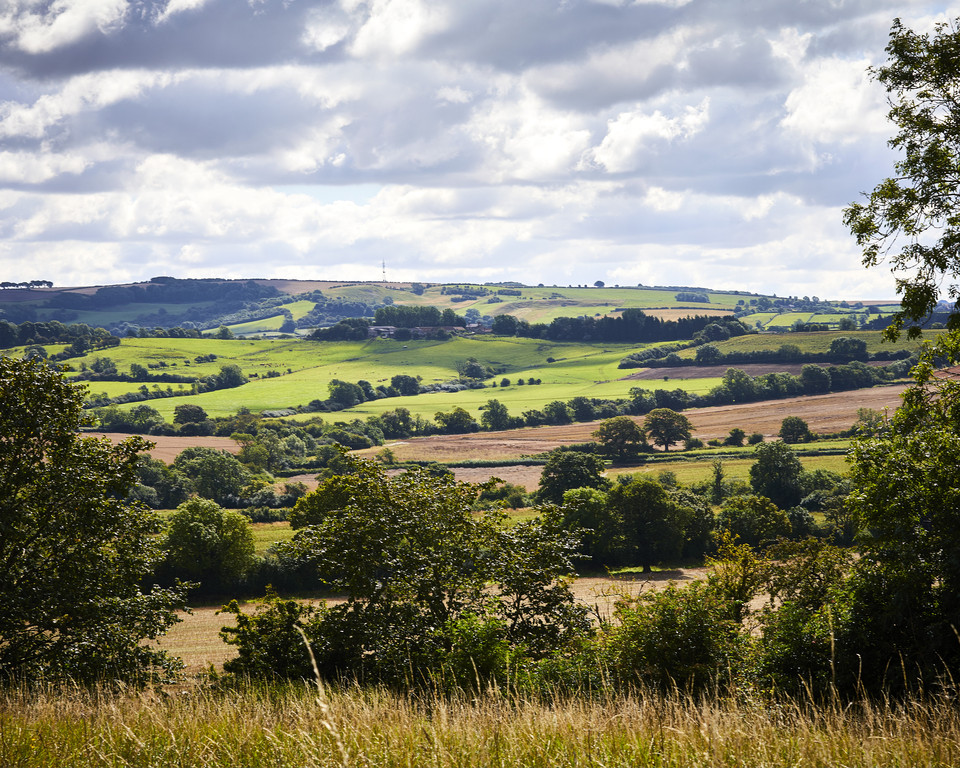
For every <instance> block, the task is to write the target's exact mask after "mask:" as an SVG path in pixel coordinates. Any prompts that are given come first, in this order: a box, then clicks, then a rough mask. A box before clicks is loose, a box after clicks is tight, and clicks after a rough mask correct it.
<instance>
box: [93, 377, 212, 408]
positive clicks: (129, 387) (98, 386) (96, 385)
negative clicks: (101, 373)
mask: <svg viewBox="0 0 960 768" xmlns="http://www.w3.org/2000/svg"><path fill="white" fill-rule="evenodd" d="M81 383H82V384H85V385H86V387H87V393H88V394H89V395H100V394H104V395H106V396H107V397H118V396H119V395H125V394H126V393H127V392H136V391H137V390H138V389H140V387H141V386H143V384H141V383H139V382H130V381H84V382H81ZM144 383H145V384H146V386H147V389H149V390H151V391H153V390H155V389H156V388H158V387H159V388H160V389H162V390H163V391H164V392H166V391H167V387H171V388H172V389H173V391H174V392H182V393H183V395H184V396H187V395H190V394H191V393H192V391H193V390H192V387H191V385H190V384H183V383H170V384H168V383H166V382H144ZM151 402H152V401H151ZM179 402H183V401H182V400H180V401H178V403H179Z"/></svg>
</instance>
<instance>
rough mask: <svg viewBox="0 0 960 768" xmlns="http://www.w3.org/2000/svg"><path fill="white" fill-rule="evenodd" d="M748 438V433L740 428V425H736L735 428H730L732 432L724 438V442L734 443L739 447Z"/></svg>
mask: <svg viewBox="0 0 960 768" xmlns="http://www.w3.org/2000/svg"><path fill="white" fill-rule="evenodd" d="M746 439H747V433H746V432H745V431H744V430H742V429H740V427H734V428H733V429H731V430H730V434H729V435H727V437H726V438H724V440H723V444H724V445H733V446H736V447H738V448H739V447H741V446H742V445H743V441H744V440H746Z"/></svg>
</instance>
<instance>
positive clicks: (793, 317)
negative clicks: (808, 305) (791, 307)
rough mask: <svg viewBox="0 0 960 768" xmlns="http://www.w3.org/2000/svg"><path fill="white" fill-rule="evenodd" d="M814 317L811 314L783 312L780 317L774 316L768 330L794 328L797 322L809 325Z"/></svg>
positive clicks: (769, 322) (767, 325)
mask: <svg viewBox="0 0 960 768" xmlns="http://www.w3.org/2000/svg"><path fill="white" fill-rule="evenodd" d="M812 317H813V313H811V312H783V313H781V314H779V315H774V317H772V318H771V319H770V320H769V321H768V322H767V323H766V326H765V327H767V328H792V327H793V324H794V323H796V322H797V321H799V322H801V323H809V322H810V318H812Z"/></svg>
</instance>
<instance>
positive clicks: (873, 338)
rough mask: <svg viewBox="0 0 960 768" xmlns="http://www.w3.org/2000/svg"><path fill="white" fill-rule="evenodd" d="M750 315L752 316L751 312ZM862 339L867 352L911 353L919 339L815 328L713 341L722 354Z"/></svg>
mask: <svg viewBox="0 0 960 768" xmlns="http://www.w3.org/2000/svg"><path fill="white" fill-rule="evenodd" d="M751 317H753V315H751ZM938 333H939V331H924V335H923V340H924V341H931V340H933V339H934V338H936V336H937V334H938ZM841 336H843V337H850V338H855V339H863V340H864V341H865V342H866V343H867V351H868V352H870V353H874V352H880V351H881V350H885V351H897V350H901V349H908V350H910V351H911V352H913V351H915V350H916V349H918V348H919V346H920V342H919V341H913V340H910V339H907V338H906V336H901V337H900V339H899V341H895V342H890V341H884V340H883V332H882V331H815V332H809V333H776V334H771V333H750V334H747V335H745V336H735V337H733V338H731V339H727V340H726V341H718V342H714V344H715V345H716V346H717V347H718V348H719V349H720V350H721V351H722V352H724V353H728V352H757V351H760V350H771V351H773V350H777V349H779V348H780V347H781V346H783V345H784V344H794V345H796V346H798V347H800V349H801V350H802V351H804V352H829V351H830V344H831V342H832V341H833V340H834V339H836V338H839V337H841ZM678 354H679V355H680V357H696V354H697V351H696V349H694V348H691V349H685V350H683V351H682V352H679V353H678Z"/></svg>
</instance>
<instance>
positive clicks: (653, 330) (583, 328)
mask: <svg viewBox="0 0 960 768" xmlns="http://www.w3.org/2000/svg"><path fill="white" fill-rule="evenodd" d="M708 326H716V327H717V329H718V331H717V336H716V338H714V337H713V336H711V337H710V338H708V339H706V340H708V341H710V340H713V341H716V340H720V339H725V338H730V336H731V335H735V336H739V335H743V334H745V333H748V329H747V328H746V327H745V326H744V325H742V324H741V323H740V321H739V320H737V319H736V318H734V317H726V318H717V317H708V316H704V315H696V316H694V317H682V318H679V319H677V320H661V319H660V318H658V317H653V316H651V315H648V314H646V313H645V312H643V311H642V310H640V309H635V308H629V309H625V310H624V311H623V312H622V313H621V314H620V316H619V317H612V316H609V315H605V316H603V317H599V318H598V317H558V318H555V319H554V320H552V321H551V322H550V323H549V324H544V323H534V324H531V323H528V322H527V321H526V320H520V319H518V318H516V317H514V316H513V315H497V316H496V317H495V318H493V325H492V331H493V333H494V334H496V335H499V336H523V337H528V338H534V339H551V340H552V341H610V342H621V343H629V342H634V343H652V342H658V341H679V340H680V339H690V338H694V337H695V336H697V335H698V334H702V333H703V332H704V331H705V330H706V329H707V328H708Z"/></svg>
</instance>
